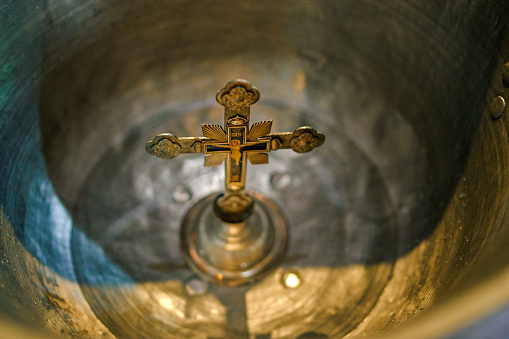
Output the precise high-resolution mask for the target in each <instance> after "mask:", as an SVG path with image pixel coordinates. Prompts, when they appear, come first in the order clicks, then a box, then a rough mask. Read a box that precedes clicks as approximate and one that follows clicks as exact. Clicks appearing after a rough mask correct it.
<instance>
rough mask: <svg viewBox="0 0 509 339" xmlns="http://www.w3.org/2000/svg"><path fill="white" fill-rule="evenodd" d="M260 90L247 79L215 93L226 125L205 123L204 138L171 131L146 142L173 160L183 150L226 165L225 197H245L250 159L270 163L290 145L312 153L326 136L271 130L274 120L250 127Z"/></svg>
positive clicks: (304, 130)
mask: <svg viewBox="0 0 509 339" xmlns="http://www.w3.org/2000/svg"><path fill="white" fill-rule="evenodd" d="M259 98H260V92H258V90H257V89H256V88H255V87H253V86H252V85H251V84H250V83H249V82H248V81H246V80H234V81H231V82H229V83H228V84H226V86H225V87H224V88H223V89H222V90H220V91H219V92H218V93H217V95H216V100H217V102H218V103H219V104H220V105H223V106H224V107H225V110H224V126H225V128H223V127H222V126H220V125H208V124H206V125H202V131H203V137H176V136H175V135H173V134H171V133H163V134H159V135H157V136H156V137H155V138H154V139H153V140H152V141H149V142H148V143H147V144H146V147H145V148H146V150H147V152H148V153H149V154H152V155H155V156H157V157H159V158H162V159H172V158H175V157H177V156H178V155H179V154H180V153H203V154H204V155H205V166H207V167H210V166H219V165H221V164H222V163H223V162H224V161H226V165H225V176H226V178H225V188H226V192H225V197H228V196H230V195H236V196H241V197H242V196H244V189H245V184H246V167H247V160H249V162H251V164H253V165H259V164H267V163H268V162H269V157H268V153H269V152H270V151H276V150H278V149H286V148H291V149H293V150H294V151H295V152H298V153H305V152H309V151H311V150H312V149H314V148H315V147H318V146H320V145H322V144H323V143H324V141H325V136H324V135H323V134H321V133H318V132H317V131H316V130H314V129H313V128H311V127H308V126H304V127H300V128H298V129H297V130H295V131H294V132H283V133H270V130H271V128H272V120H267V121H260V122H257V123H255V124H253V126H251V128H249V118H250V107H251V105H253V104H254V103H256V102H257V101H258V99H259Z"/></svg>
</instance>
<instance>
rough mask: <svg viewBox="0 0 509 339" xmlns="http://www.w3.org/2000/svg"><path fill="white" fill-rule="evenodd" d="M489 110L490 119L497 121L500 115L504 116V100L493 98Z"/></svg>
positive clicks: (499, 97)
mask: <svg viewBox="0 0 509 339" xmlns="http://www.w3.org/2000/svg"><path fill="white" fill-rule="evenodd" d="M490 109H491V118H492V119H493V120H497V119H498V118H500V117H501V116H502V114H504V109H505V100H504V98H502V97H501V96H498V97H496V98H494V99H493V100H492V101H491V106H490Z"/></svg>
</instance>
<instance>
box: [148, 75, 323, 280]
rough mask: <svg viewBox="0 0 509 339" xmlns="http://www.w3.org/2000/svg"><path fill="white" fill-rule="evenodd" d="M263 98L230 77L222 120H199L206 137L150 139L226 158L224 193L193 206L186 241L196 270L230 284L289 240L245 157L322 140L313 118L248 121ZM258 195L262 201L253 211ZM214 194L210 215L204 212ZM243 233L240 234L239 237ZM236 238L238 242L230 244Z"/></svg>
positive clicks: (156, 151)
mask: <svg viewBox="0 0 509 339" xmlns="http://www.w3.org/2000/svg"><path fill="white" fill-rule="evenodd" d="M259 98H260V93H259V91H258V90H257V89H256V88H255V87H253V86H252V85H251V84H250V83H249V82H248V81H246V80H235V81H231V82H229V83H228V84H226V86H225V87H224V88H223V89H222V90H220V91H219V92H218V93H217V95H216V100H217V102H218V103H219V104H220V105H222V106H224V107H225V110H224V127H223V126H221V125H210V124H205V125H202V131H203V137H176V136H175V135H173V134H171V133H163V134H159V135H157V136H156V137H155V138H154V139H153V140H152V141H150V142H148V143H147V144H146V147H145V148H146V150H147V152H148V153H149V154H152V155H155V156H157V157H159V158H162V159H172V158H175V157H177V156H178V155H179V154H181V153H203V154H204V155H205V166H207V167H210V166H219V165H221V164H222V163H223V162H225V191H224V193H223V194H220V195H215V196H214V199H212V197H210V198H206V199H203V200H202V201H200V202H198V203H196V204H195V206H193V207H192V208H191V210H190V211H189V212H188V214H187V216H186V218H185V220H184V225H183V228H182V232H181V246H182V250H183V252H184V256H185V257H186V260H187V261H188V263H189V264H190V266H191V267H192V268H194V269H195V271H197V272H198V273H200V274H202V276H204V277H206V278H209V279H211V280H215V281H220V282H223V283H226V284H230V285H236V284H240V283H244V282H247V281H249V280H250V279H252V278H253V277H254V276H258V275H261V274H262V273H266V272H267V271H268V268H269V267H270V266H272V265H273V264H274V262H275V260H276V259H277V257H280V256H281V254H282V251H283V249H284V247H285V244H286V225H285V224H284V223H282V221H281V220H283V219H284V218H282V216H281V212H280V211H279V210H278V209H277V207H275V205H274V204H272V203H269V202H267V199H265V198H260V197H258V198H253V196H251V195H250V194H246V192H245V186H246V168H247V162H248V161H249V162H250V163H251V164H253V165H260V164H267V163H268V162H269V156H268V153H269V152H271V151H276V150H280V149H287V148H291V149H292V150H294V151H295V152H298V153H306V152H309V151H311V150H313V149H314V148H315V147H318V146H320V145H322V144H323V142H324V140H325V136H324V135H323V134H321V133H318V132H317V131H316V130H314V129H313V128H311V127H309V126H304V127H300V128H298V129H296V130H295V131H294V132H283V133H271V128H272V120H266V121H260V122H256V123H254V124H253V125H252V126H251V128H249V118H250V107H251V105H253V104H254V103H256V102H257V101H258V99H259ZM255 200H256V204H257V205H259V206H258V207H259V208H258V210H257V211H258V212H257V213H254V215H253V211H256V208H255V207H256V205H255ZM211 201H213V202H212V205H213V208H210V210H213V213H212V214H213V216H212V217H211V216H210V215H209V214H207V213H209V212H207V211H208V209H207V208H208V207H209V206H208V205H210V202H211ZM204 215H207V216H208V217H203V216H204ZM214 216H215V217H217V218H214ZM252 216H253V217H252ZM209 217H210V218H209ZM216 219H217V220H216ZM253 219H256V222H253ZM204 224H207V225H205V226H204ZM204 229H206V231H204ZM211 229H213V230H217V231H214V232H216V233H214V232H212V231H211ZM200 230H202V231H201V233H200ZM240 234H242V237H243V238H239V235H240ZM218 239H219V240H218ZM232 244H235V246H234V247H235V248H236V249H235V250H234V251H233V252H232V251H230V252H228V251H229V250H228V249H229V248H232V246H229V245H232ZM271 255H272V257H271Z"/></svg>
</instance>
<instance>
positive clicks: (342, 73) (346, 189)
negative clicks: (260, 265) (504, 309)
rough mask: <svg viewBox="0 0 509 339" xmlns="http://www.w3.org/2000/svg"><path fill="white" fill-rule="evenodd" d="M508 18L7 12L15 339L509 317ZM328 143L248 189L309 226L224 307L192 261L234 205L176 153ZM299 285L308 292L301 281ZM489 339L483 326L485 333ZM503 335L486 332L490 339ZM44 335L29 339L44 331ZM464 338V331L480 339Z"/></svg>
mask: <svg viewBox="0 0 509 339" xmlns="http://www.w3.org/2000/svg"><path fill="white" fill-rule="evenodd" d="M506 10H507V9H506V8H503V7H502V6H501V5H497V4H494V3H493V2H489V1H472V2H466V1H465V2H463V1H462V2H454V4H452V3H449V4H447V3H445V4H444V3H442V1H431V2H430V1H416V0H414V1H403V0H400V1H393V2H390V3H371V2H370V3H368V2H359V1H336V2H327V1H319V2H306V1H297V2H295V1H292V2H290V1H280V2H277V3H274V2H270V1H261V2H260V1H259V2H256V3H253V2H240V1H239V2H235V1H230V2H220V1H209V2H201V1H188V2H171V1H155V0H150V1H143V2H141V1H140V2H137V1H129V2H127V1H109V2H95V1H88V2H87V1H67V2H59V1H53V0H49V1H30V0H25V1H6V2H4V4H3V5H2V7H0V13H1V14H2V20H1V21H0V28H2V32H5V35H4V36H5V37H2V39H3V40H2V41H1V45H0V60H1V62H2V68H1V72H2V77H1V78H2V82H0V86H1V87H0V91H1V93H0V110H1V116H0V117H1V120H0V121H1V125H0V147H1V159H2V166H1V167H0V182H1V186H0V204H1V210H0V217H1V218H0V225H1V228H0V249H1V254H2V263H1V266H0V305H1V307H0V308H1V310H2V311H1V313H2V315H3V316H2V317H1V322H0V328H2V329H3V328H5V331H6V332H5V333H9V335H11V334H12V337H15V336H17V335H18V336H19V333H18V332H16V331H21V332H22V333H24V334H26V335H31V334H33V332H30V331H31V330H33V329H35V330H39V329H47V330H48V331H49V335H51V334H54V335H63V336H66V337H87V338H89V337H97V338H102V337H118V338H140V337H147V338H157V337H164V338H168V337H175V338H180V337H196V338H207V337H208V338H220V337H228V338H231V337H239V338H247V337H251V338H253V337H254V338H269V337H270V338H298V337H300V338H313V337H318V338H324V337H330V338H338V337H345V336H346V337H349V338H353V337H359V336H363V335H364V336H382V337H383V336H386V337H390V338H395V337H401V338H408V337H413V338H418V337H443V336H445V335H446V334H448V333H450V332H453V331H455V330H456V329H458V328H460V327H463V326H465V325H467V324H469V323H470V322H471V321H472V320H473V319H475V318H476V317H477V316H480V315H486V314H487V313H490V312H493V311H495V310H496V309H497V307H500V306H501V305H503V304H504V303H505V302H506V301H508V300H509V290H508V288H507V286H509V285H508V284H507V281H508V277H507V274H506V273H504V272H505V271H506V267H507V263H508V262H509V251H508V250H507V246H506V244H507V241H506V240H507V237H508V236H509V232H508V231H507V228H506V227H504V225H507V222H508V218H509V217H508V215H509V214H508V213H507V211H508V206H507V203H508V202H507V192H508V191H509V182H507V179H506V178H507V174H508V173H507V172H508V168H509V167H508V166H509V164H508V161H509V158H508V157H509V153H508V152H507V142H506V141H507V121H506V119H507V118H506V116H505V115H504V116H502V118H501V119H499V120H497V121H492V120H491V119H490V118H489V112H487V108H486V107H487V106H488V104H489V101H490V99H491V97H493V96H494V95H500V94H503V93H504V91H505V89H504V87H503V86H502V85H501V84H500V74H499V70H500V67H501V65H502V64H503V63H504V62H505V61H507V60H505V58H506V57H507V56H508V53H507V47H506V46H505V43H506V40H505V39H504V37H505V29H506V24H507V23H506V21H505V20H506V15H507V14H506ZM235 78H245V79H248V80H249V81H250V82H252V83H253V84H254V85H255V86H256V87H257V88H258V89H259V90H260V92H261V99H260V101H259V103H257V104H256V105H254V106H253V107H252V110H251V114H252V118H251V120H252V122H256V121H258V120H264V119H273V120H274V126H273V131H274V132H278V131H291V130H294V129H295V128H296V127H299V126H301V125H311V126H313V127H315V128H316V129H317V130H319V131H321V132H323V133H324V134H325V135H326V136H327V140H326V143H325V144H324V145H323V146H321V147H320V148H319V149H317V150H315V151H314V152H312V153H310V154H306V155H298V154H294V153H292V152H284V151H281V152H279V151H278V152H273V153H272V154H271V155H270V163H269V165H266V166H256V167H255V166H250V167H249V169H248V188H249V189H252V190H254V191H257V192H260V193H262V194H265V195H267V196H268V197H270V198H271V199H272V200H274V201H276V202H277V203H278V205H279V206H280V208H281V209H282V210H283V212H284V214H285V216H286V217H287V219H288V221H289V224H290V232H291V233H290V243H289V248H288V253H287V255H286V256H285V259H284V261H283V263H282V264H281V265H280V267H278V268H277V269H276V270H275V271H274V272H273V273H272V274H270V275H269V276H267V277H266V278H264V279H263V280H261V281H257V282H253V283H252V284H250V285H248V286H244V287H238V288H226V287H220V286H215V285H206V284H205V285H204V284H202V283H201V282H200V281H199V280H196V277H194V276H193V274H192V273H191V272H190V271H189V270H188V269H187V268H186V266H185V265H184V262H183V260H182V259H181V257H180V253H179V249H178V229H179V227H180V221H181V219H182V217H183V215H184V214H185V211H186V209H187V208H189V206H191V205H192V204H193V203H194V202H196V201H197V200H199V199H200V198H201V197H203V196H205V195H207V194H209V193H211V192H214V191H218V190H220V189H221V187H222V169H221V168H204V167H203V166H202V165H203V159H202V157H201V156H199V155H198V156H196V155H191V156H187V157H185V156H182V157H179V158H178V159H174V160H172V161H166V162H165V161H163V160H160V159H157V158H155V157H150V156H149V155H148V154H146V153H145V151H144V144H145V142H146V141H148V140H150V139H151V138H152V137H153V136H154V135H155V134H158V133H161V132H167V131H171V132H173V133H175V134H177V135H179V136H191V135H193V136H200V135H201V129H200V124H201V123H221V122H222V108H221V107H220V106H218V105H216V104H215V101H214V96H215V92H216V91H217V89H219V88H220V87H221V86H222V85H223V84H224V83H226V82H227V81H229V80H232V79H235ZM288 274H293V275H290V276H293V277H297V278H298V280H299V281H298V284H297V285H296V286H295V287H294V288H291V287H289V286H288V282H286V285H285V277H288V276H289V275H288ZM474 326H476V325H475V324H474ZM479 328H480V327H479ZM23 331H25V332H23ZM460 333H461V332H460Z"/></svg>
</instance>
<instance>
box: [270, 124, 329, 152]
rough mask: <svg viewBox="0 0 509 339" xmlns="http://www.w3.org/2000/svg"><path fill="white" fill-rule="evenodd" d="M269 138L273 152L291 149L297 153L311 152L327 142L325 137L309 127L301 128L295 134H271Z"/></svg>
mask: <svg viewBox="0 0 509 339" xmlns="http://www.w3.org/2000/svg"><path fill="white" fill-rule="evenodd" d="M267 137H270V138H271V149H272V150H273V151H276V150H278V149H288V148H291V149H292V150H294V151H295V152H297V153H306V152H309V151H311V150H313V149H314V148H316V147H318V146H321V145H322V144H323V143H324V141H325V135H323V134H322V133H319V132H317V131H316V130H315V129H314V128H312V127H309V126H303V127H300V128H298V129H296V130H295V131H294V132H283V133H271V134H268V135H267Z"/></svg>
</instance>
